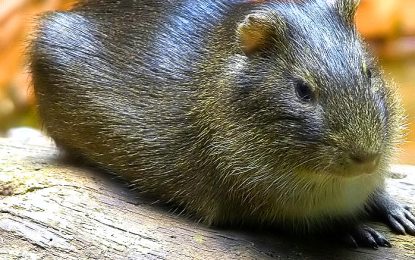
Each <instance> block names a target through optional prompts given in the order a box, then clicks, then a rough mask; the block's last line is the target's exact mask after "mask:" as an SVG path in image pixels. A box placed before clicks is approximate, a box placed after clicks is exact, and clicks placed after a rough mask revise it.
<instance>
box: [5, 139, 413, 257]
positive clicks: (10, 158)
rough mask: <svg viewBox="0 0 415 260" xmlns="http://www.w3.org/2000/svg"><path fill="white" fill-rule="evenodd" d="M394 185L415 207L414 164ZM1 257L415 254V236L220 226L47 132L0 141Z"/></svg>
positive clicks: (399, 172) (400, 169) (401, 170)
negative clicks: (80, 160)
mask: <svg viewBox="0 0 415 260" xmlns="http://www.w3.org/2000/svg"><path fill="white" fill-rule="evenodd" d="M392 172H393V174H392V175H391V178H390V179H388V180H387V185H388V190H389V192H390V193H392V195H393V196H395V197H396V198H398V199H399V200H400V201H402V202H403V203H407V204H408V205H410V206H412V207H413V208H414V207H415V202H414V201H415V200H414V197H415V167H414V166H403V165H400V166H394V167H392ZM0 194H1V195H0V259H57V258H58V259H60V258H63V259H414V258H415V237H412V236H402V235H395V234H392V233H391V232H390V231H389V230H388V228H387V227H385V226H383V225H381V224H376V223H370V225H372V226H376V228H377V229H379V230H381V231H382V232H384V233H385V234H386V235H387V237H389V238H390V241H391V243H392V244H393V247H392V248H381V249H379V250H372V249H362V248H359V249H350V248H345V247H344V246H343V245H338V244H335V243H327V241H325V240H319V239H313V238H298V237H288V236H287V235H283V234H279V233H278V232H276V231H267V230H263V231H256V230H249V231H246V230H242V229H226V230H224V229H216V228H209V227H206V226H204V225H202V224H197V223H194V222H192V221H191V220H189V219H186V218H184V217H182V216H178V215H177V214H174V213H172V212H169V211H168V209H166V208H163V207H161V206H157V205H152V204H151V203H150V202H148V201H146V200H145V199H143V198H140V197H139V196H138V195H137V193H136V192H134V191H132V190H130V189H128V187H127V185H125V184H123V183H122V182H120V181H118V180H116V179H115V178H114V177H113V176H109V175H108V174H103V173H100V172H97V171H96V170H93V169H85V168H80V167H76V166H72V165H69V164H65V163H62V162H61V161H59V160H58V152H57V150H56V148H55V147H54V145H53V144H52V143H51V142H50V141H48V140H47V139H44V138H42V137H39V138H37V139H36V138H35V139H33V138H29V139H28V140H26V141H21V140H16V139H14V138H7V139H0Z"/></svg>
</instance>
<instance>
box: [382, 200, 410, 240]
mask: <svg viewBox="0 0 415 260" xmlns="http://www.w3.org/2000/svg"><path fill="white" fill-rule="evenodd" d="M386 222H387V224H388V225H389V226H390V227H391V228H392V230H393V231H395V232H397V233H399V234H402V235H404V234H409V235H412V236H415V215H414V214H413V213H412V212H411V211H410V208H409V207H407V206H400V205H399V204H396V205H394V207H393V208H389V209H388V211H387V213H386Z"/></svg>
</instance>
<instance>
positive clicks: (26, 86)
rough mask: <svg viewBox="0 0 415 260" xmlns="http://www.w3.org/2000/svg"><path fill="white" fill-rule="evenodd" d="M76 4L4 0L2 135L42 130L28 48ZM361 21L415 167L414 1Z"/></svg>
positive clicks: (377, 6)
mask: <svg viewBox="0 0 415 260" xmlns="http://www.w3.org/2000/svg"><path fill="white" fill-rule="evenodd" d="M74 3H75V0H0V136H5V135H7V133H8V131H9V130H10V129H11V128H16V127H21V126H29V127H34V128H40V123H39V121H38V118H37V115H36V112H35V103H36V101H35V99H34V96H33V91H32V89H31V77H30V73H29V72H28V69H27V57H26V56H25V51H24V50H25V48H26V46H27V44H28V43H29V42H30V38H31V37H33V30H34V28H35V26H36V18H37V17H38V16H39V15H41V14H42V13H44V12H47V11H51V10H68V9H70V8H71V7H72V6H73V4H74ZM356 21H357V26H358V29H359V31H360V32H361V33H362V35H363V37H364V38H365V39H366V40H367V41H368V43H369V45H370V47H371V48H372V49H373V51H374V53H375V54H376V55H377V56H378V57H379V60H380V62H381V64H382V66H383V68H384V70H385V72H386V74H387V77H388V78H389V79H393V81H394V82H395V83H396V85H397V86H398V88H399V91H400V93H401V95H402V97H403V103H404V106H405V109H406V113H407V115H408V123H409V128H408V129H407V137H406V140H407V141H406V143H405V144H403V145H402V150H403V151H402V153H401V154H400V156H399V158H398V159H397V162H399V163H407V164H415V0H361V3H360V6H359V9H358V12H357V15H356Z"/></svg>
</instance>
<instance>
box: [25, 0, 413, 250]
mask: <svg viewBox="0 0 415 260" xmlns="http://www.w3.org/2000/svg"><path fill="white" fill-rule="evenodd" d="M357 5H358V1H356V0H331V1H323V0H304V1H249V0H245V1H244V0H218V1H203V0H191V1H190V0H189V1H187V0H186V1H185V0H183V1H164V0H163V1H162V0H152V1H112V0H95V1H94V0H91V1H84V2H83V3H81V4H80V5H79V6H78V7H77V8H75V9H74V10H72V11H70V12H54V13H51V14H48V15H46V16H45V18H44V19H43V20H42V23H41V25H40V27H39V30H38V34H37V38H36V39H35V41H34V42H33V47H32V52H31V57H32V63H31V68H32V72H33V83H34V89H35V94H36V97H37V99H38V103H39V114H40V116H41V118H42V119H43V124H44V127H45V129H46V131H47V133H48V134H49V135H50V136H51V137H52V138H53V139H54V140H55V141H56V143H57V144H58V146H60V147H61V148H62V149H63V150H65V151H66V152H67V153H69V154H72V155H73V156H80V157H82V158H83V159H84V160H85V161H87V162H89V163H93V164H95V165H96V166H98V167H100V168H104V169H107V170H109V171H111V172H113V173H115V174H117V175H119V176H121V177H123V178H124V179H126V180H128V181H130V182H132V183H133V184H134V185H135V186H136V187H137V188H138V189H139V190H140V191H142V192H145V193H148V194H150V195H152V196H155V197H156V198H158V199H160V200H162V201H164V202H173V203H174V204H175V205H177V206H180V207H182V208H184V209H185V210H186V212H188V213H189V214H191V215H192V216H193V217H194V218H195V219H197V220H200V221H202V222H204V223H206V224H208V225H243V224H249V225H257V226H261V225H271V226H272V225H275V226H278V227H281V228H283V229H287V230H290V231H294V232H303V233H314V232H321V231H324V230H330V229H332V227H333V226H336V225H337V224H338V223H348V224H347V226H350V229H349V228H348V230H346V231H345V233H347V234H351V237H352V238H351V242H352V243H354V244H358V245H361V246H370V247H377V246H390V244H389V242H388V241H387V240H386V239H385V238H384V237H383V236H382V235H380V234H379V233H378V232H376V231H374V230H373V229H371V228H369V227H366V226H362V225H361V224H360V222H359V219H360V216H362V215H364V214H365V213H366V214H370V215H371V216H373V215H379V216H381V217H382V218H383V219H384V220H385V222H386V223H387V224H389V226H391V227H392V228H393V229H394V230H396V231H398V232H401V233H405V232H407V233H410V234H412V235H413V234H415V218H414V217H413V215H412V213H410V211H409V209H407V208H406V207H403V206H400V204H399V203H398V202H396V201H394V200H393V199H392V198H391V197H390V196H389V195H388V194H387V192H386V191H385V189H384V177H385V173H386V171H387V167H388V164H389V161H390V158H391V157H392V156H393V154H394V150H395V147H396V144H397V143H398V142H399V140H400V135H401V134H400V133H401V129H402V118H403V112H402V108H401V107H400V104H399V98H398V97H397V95H396V94H395V91H394V88H393V87H392V86H389V85H388V84H387V83H386V82H385V80H384V79H383V77H382V72H381V70H380V69H379V68H378V66H377V65H376V62H375V60H374V59H373V58H372V56H371V55H370V53H369V52H368V51H367V48H366V46H365V44H364V43H363V42H362V40H361V38H360V37H359V35H358V33H357V31H356V28H355V26H354V21H353V20H354V13H355V10H356V7H357ZM395 213H396V214H395ZM350 223H351V224H350ZM342 225H343V224H342ZM334 229H336V228H334Z"/></svg>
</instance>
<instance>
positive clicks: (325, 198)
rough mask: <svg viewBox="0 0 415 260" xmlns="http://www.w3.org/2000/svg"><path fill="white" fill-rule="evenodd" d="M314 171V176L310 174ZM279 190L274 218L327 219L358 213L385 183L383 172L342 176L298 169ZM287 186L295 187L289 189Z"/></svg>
mask: <svg viewBox="0 0 415 260" xmlns="http://www.w3.org/2000/svg"><path fill="white" fill-rule="evenodd" d="M311 175H312V176H311ZM285 177H286V178H288V181H287V182H286V183H285V184H284V185H282V186H281V189H279V190H276V191H275V192H276V194H275V200H274V201H275V204H274V205H275V206H274V212H273V213H271V215H274V218H276V219H277V220H280V221H284V222H286V221H294V222H297V223H298V222H300V223H301V222H303V223H307V225H309V224H312V223H313V222H314V223H316V222H318V223H319V224H321V222H324V220H325V219H327V218H336V217H338V218H342V217H345V218H347V217H353V216H356V215H357V214H358V213H359V212H361V210H363V208H364V205H365V203H366V202H367V201H368V199H369V197H370V195H371V194H373V192H374V191H375V190H376V189H377V188H379V187H381V186H382V185H383V179H384V178H383V175H382V174H379V173H374V174H362V175H357V176H353V177H340V176H336V175H329V174H316V173H310V172H300V173H298V172H296V173H295V174H293V173H291V174H289V175H288V174H287V175H285ZM287 187H292V188H290V190H289V191H288V192H287Z"/></svg>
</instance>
